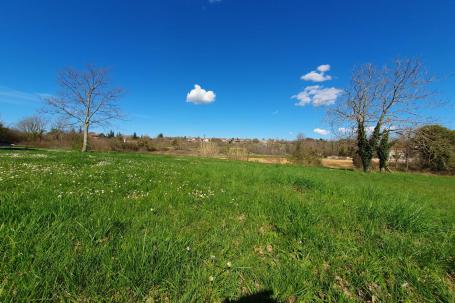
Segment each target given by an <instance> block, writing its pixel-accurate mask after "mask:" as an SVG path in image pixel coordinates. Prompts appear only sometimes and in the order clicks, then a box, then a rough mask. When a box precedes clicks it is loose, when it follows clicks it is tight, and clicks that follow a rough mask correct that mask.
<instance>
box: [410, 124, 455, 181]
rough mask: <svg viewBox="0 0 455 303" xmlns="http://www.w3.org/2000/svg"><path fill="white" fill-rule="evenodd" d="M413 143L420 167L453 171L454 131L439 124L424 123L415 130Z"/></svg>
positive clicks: (454, 154) (454, 155)
mask: <svg viewBox="0 0 455 303" xmlns="http://www.w3.org/2000/svg"><path fill="white" fill-rule="evenodd" d="M414 143H415V146H416V150H417V152H418V154H419V163H420V165H421V167H422V168H426V169H430V170H432V171H435V172H449V173H454V172H455V131H452V130H450V129H448V128H445V127H443V126H440V125H426V126H424V127H421V128H420V129H419V130H417V132H416V134H415V137H414Z"/></svg>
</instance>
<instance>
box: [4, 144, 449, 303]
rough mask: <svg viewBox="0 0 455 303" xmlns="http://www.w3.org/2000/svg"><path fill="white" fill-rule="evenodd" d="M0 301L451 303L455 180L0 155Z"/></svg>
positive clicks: (125, 158)
mask: <svg viewBox="0 0 455 303" xmlns="http://www.w3.org/2000/svg"><path fill="white" fill-rule="evenodd" d="M0 258H1V260H0V302H30V301H33V300H36V301H59V302H60V301H64V302H66V301H72V302H99V301H108V302H111V301H115V302H223V301H224V300H227V299H231V300H232V299H238V298H241V297H242V296H244V295H248V294H254V293H257V292H259V291H263V290H267V291H270V292H272V293H273V298H275V299H276V300H277V301H278V302H300V301H302V302H399V301H402V302H454V301H455V178H454V177H441V176H439V177H438V176H424V175H412V174H403V173H393V174H387V175H381V174H379V173H371V174H363V173H361V172H354V171H348V170H332V169H328V168H308V167H302V166H296V165H278V164H277V165H273V164H268V165H265V164H261V163H251V162H240V161H227V160H216V159H201V158H196V157H175V156H156V155H142V154H134V153H130V154H122V153H89V154H81V153H77V152H57V151H6V150H3V151H2V150H0Z"/></svg>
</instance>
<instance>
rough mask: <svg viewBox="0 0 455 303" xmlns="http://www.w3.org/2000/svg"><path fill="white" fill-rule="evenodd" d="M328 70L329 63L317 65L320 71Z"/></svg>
mask: <svg viewBox="0 0 455 303" xmlns="http://www.w3.org/2000/svg"><path fill="white" fill-rule="evenodd" d="M329 70H330V64H322V65H319V66H318V71H320V72H321V73H325V72H328V71H329Z"/></svg>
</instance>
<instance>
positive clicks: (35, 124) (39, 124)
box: [16, 116, 46, 139]
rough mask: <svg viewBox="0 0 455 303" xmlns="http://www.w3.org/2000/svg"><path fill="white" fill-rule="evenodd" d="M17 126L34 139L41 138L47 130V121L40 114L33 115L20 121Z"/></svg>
mask: <svg viewBox="0 0 455 303" xmlns="http://www.w3.org/2000/svg"><path fill="white" fill-rule="evenodd" d="M16 127H17V129H19V130H20V131H22V132H24V133H25V134H27V135H28V136H31V137H32V138H33V139H36V138H40V139H41V137H42V135H43V134H44V132H45V131H46V121H45V120H44V119H42V118H41V117H39V116H31V117H27V118H24V119H22V120H21V121H19V122H18V123H17V126H16Z"/></svg>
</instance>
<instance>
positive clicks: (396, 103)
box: [329, 59, 431, 171]
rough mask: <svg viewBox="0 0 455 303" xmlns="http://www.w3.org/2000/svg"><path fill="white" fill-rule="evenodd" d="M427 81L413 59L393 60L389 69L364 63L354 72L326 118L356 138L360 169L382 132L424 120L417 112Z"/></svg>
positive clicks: (368, 160)
mask: <svg viewBox="0 0 455 303" xmlns="http://www.w3.org/2000/svg"><path fill="white" fill-rule="evenodd" d="M430 82H431V79H430V78H429V77H428V76H427V74H426V72H425V71H424V69H423V66H422V64H421V63H420V61H419V60H416V59H405V60H396V61H395V62H394V64H393V66H392V67H391V68H389V67H387V66H385V67H383V68H376V67H375V66H373V65H372V64H365V65H362V66H360V67H359V68H357V69H356V70H355V71H354V73H353V75H352V80H351V86H350V88H349V89H348V90H346V92H345V96H344V99H343V101H342V102H341V103H339V104H338V106H337V107H336V108H335V109H333V110H331V111H329V117H330V118H331V120H332V122H333V125H335V126H336V127H338V128H337V129H336V130H339V131H340V132H351V133H352V134H354V135H355V136H356V137H357V151H358V154H359V156H360V158H361V160H362V166H363V169H364V171H368V170H369V167H370V163H371V159H372V157H373V155H374V153H375V152H378V147H379V145H380V144H379V143H380V142H381V138H382V136H383V135H386V136H389V134H390V133H392V132H399V131H400V130H405V129H409V128H411V127H412V126H415V125H417V124H419V122H423V121H424V119H423V117H421V116H419V113H420V109H421V108H422V107H423V106H425V105H426V104H428V101H429V99H428V97H429V95H430V93H429V90H428V84H429V83H430ZM336 127H335V128H336ZM381 145H382V144H381ZM384 146H387V144H385V145H384ZM386 154H387V153H386Z"/></svg>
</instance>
